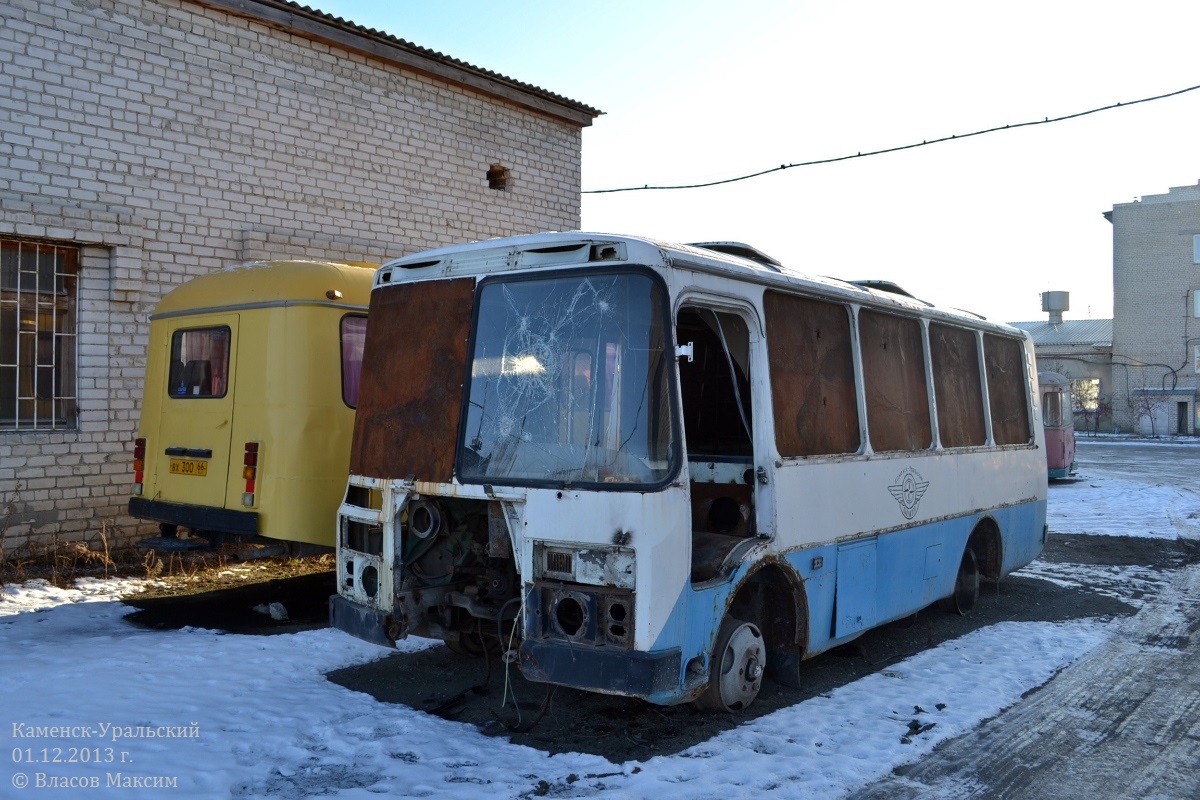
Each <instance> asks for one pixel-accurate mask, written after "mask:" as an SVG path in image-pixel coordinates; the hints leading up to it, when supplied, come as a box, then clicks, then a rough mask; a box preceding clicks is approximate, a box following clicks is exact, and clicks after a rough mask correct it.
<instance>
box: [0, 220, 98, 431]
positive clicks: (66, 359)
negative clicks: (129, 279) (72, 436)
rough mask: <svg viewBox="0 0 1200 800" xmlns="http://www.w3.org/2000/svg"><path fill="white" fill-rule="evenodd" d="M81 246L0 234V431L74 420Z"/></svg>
mask: <svg viewBox="0 0 1200 800" xmlns="http://www.w3.org/2000/svg"><path fill="white" fill-rule="evenodd" d="M78 276H79V250H78V249H77V248H74V247H63V246H59V245H55V244H49V243H44V242H31V241H26V240H22V239H6V238H0V432H2V431H24V430H61V429H64V428H74V427H75V425H76V422H77V420H78V412H77V410H78V400H77V397H76V381H75V361H76V352H77V348H76V318H75V315H76V309H77V307H78V301H77V298H78V294H77V291H78V290H77V287H78V282H79V281H78Z"/></svg>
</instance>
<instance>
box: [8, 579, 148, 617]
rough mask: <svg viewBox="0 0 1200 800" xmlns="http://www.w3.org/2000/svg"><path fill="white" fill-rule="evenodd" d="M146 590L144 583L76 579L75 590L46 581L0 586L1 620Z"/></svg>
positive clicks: (124, 580)
mask: <svg viewBox="0 0 1200 800" xmlns="http://www.w3.org/2000/svg"><path fill="white" fill-rule="evenodd" d="M145 590H146V585H145V581H140V580H133V579H129V578H110V579H107V580H101V579H99V578H76V579H75V587H74V588H73V589H60V588H59V587H57V586H55V585H54V584H52V583H50V582H49V581H46V580H41V579H37V580H31V581H26V582H25V583H22V584H5V585H3V586H0V617H3V616H7V615H10V614H20V613H21V612H25V611H43V610H46V609H50V608H54V607H55V606H61V605H64V604H67V603H95V602H104V601H109V600H117V599H120V598H121V597H124V596H125V595H130V594H137V593H138V592H143V591H145Z"/></svg>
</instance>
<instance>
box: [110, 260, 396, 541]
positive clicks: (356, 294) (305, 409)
mask: <svg viewBox="0 0 1200 800" xmlns="http://www.w3.org/2000/svg"><path fill="white" fill-rule="evenodd" d="M372 275H373V269H368V268H365V267H362V266H354V265H349V264H332V263H325V262H316V261H274V262H261V263H254V264H249V265H243V266H238V267H233V268H230V269H226V270H222V271H220V272H214V273H212V274H209V275H203V276H201V277H198V278H194V279H192V280H191V281H188V282H187V283H185V284H183V285H181V286H179V287H178V288H176V289H174V290H172V291H171V292H169V293H168V294H167V295H166V296H165V297H163V299H162V300H161V301H160V302H159V304H158V305H157V306H156V307H155V309H154V312H153V313H152V314H151V316H150V344H149V347H148V351H147V356H146V382H145V385H144V390H143V396H142V415H141V422H140V424H139V428H138V438H137V439H136V441H135V442H134V453H133V459H134V460H133V469H134V476H133V480H134V486H133V494H134V496H133V497H132V498H131V499H130V501H129V514H130V516H132V517H136V518H139V519H143V520H149V521H154V522H157V523H159V526H160V529H161V531H162V536H160V537H157V538H155V539H149V540H146V541H145V542H143V543H142V544H143V546H147V547H154V548H157V549H160V550H172V549H187V548H192V547H200V546H205V547H206V546H209V545H212V544H221V543H225V542H229V541H236V542H240V543H252V544H256V545H259V544H268V545H273V546H274V547H273V548H272V549H274V550H279V551H283V550H291V551H297V552H298V551H300V550H301V549H302V548H301V547H300V546H301V545H317V546H319V547H323V548H325V549H329V548H332V547H333V544H334V542H333V537H332V535H331V531H330V526H329V524H328V523H326V524H322V523H321V522H320V520H322V519H326V520H328V519H332V518H333V516H334V514H335V513H336V510H337V507H338V504H339V503H340V502H341V498H342V494H343V492H344V490H345V485H346V470H347V466H348V464H349V462H350V435H351V432H352V430H353V426H354V406H355V405H356V403H357V400H358V397H357V395H358V376H359V370H360V368H361V363H362V349H363V343H364V341H365V337H366V322H367V316H366V310H367V309H366V306H367V303H368V301H369V298H370V293H371V277H372ZM180 528H186V529H187V531H188V532H189V533H190V534H191V536H190V537H189V538H187V539H184V538H181V537H179V536H178V533H179V529H180ZM258 537H263V539H262V540H260V539H258ZM285 542H286V543H287V545H286V546H285V545H284V544H283V543H285ZM257 549H259V550H264V549H265V548H257Z"/></svg>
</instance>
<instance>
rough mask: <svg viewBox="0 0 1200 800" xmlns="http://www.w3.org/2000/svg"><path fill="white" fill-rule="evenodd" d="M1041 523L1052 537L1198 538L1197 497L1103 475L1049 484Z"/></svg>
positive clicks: (1167, 487) (1199, 508) (1199, 502)
mask: <svg viewBox="0 0 1200 800" xmlns="http://www.w3.org/2000/svg"><path fill="white" fill-rule="evenodd" d="M1046 516H1047V522H1049V523H1050V530H1051V531H1053V532H1054V533H1059V534H1064V533H1084V534H1093V535H1100V536H1146V537H1152V538H1158V539H1175V538H1177V537H1181V536H1184V537H1187V538H1190V539H1200V496H1198V495H1197V494H1195V492H1194V491H1189V490H1188V489H1186V488H1183V487H1179V486H1172V485H1170V484H1158V485H1153V484H1148V483H1142V482H1138V481H1132V480H1126V479H1121V478H1111V477H1107V476H1105V475H1103V474H1094V475H1092V476H1089V477H1085V478H1084V479H1083V480H1082V481H1080V482H1079V483H1074V484H1061V485H1060V484H1052V485H1051V486H1050V505H1049V508H1048V511H1047V515H1046Z"/></svg>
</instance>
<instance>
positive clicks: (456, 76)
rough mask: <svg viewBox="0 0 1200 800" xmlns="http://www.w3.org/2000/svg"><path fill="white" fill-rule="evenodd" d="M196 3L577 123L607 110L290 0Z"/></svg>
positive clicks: (204, 0)
mask: <svg viewBox="0 0 1200 800" xmlns="http://www.w3.org/2000/svg"><path fill="white" fill-rule="evenodd" d="M189 2H192V3H194V4H195V5H200V6H207V7H209V8H214V9H218V10H221V11H225V12H227V13H229V14H233V15H235V16H238V17H242V18H244V19H253V20H257V21H259V22H262V23H264V24H267V25H270V26H272V27H276V28H281V29H284V30H289V31H292V32H295V33H299V34H301V35H303V36H306V37H308V38H312V39H316V40H318V41H323V42H325V43H327V44H332V45H336V46H338V47H341V48H343V49H346V50H350V51H352V52H357V53H362V54H363V55H367V56H371V57H374V58H379V59H382V60H385V61H391V62H392V63H395V64H398V65H400V66H403V67H407V68H408V69H413V70H416V71H418V72H424V73H426V74H429V75H434V76H436V77H439V78H442V79H444V80H447V81H450V82H452V83H458V84H460V85H462V86H466V87H468V88H471V89H474V90H476V91H479V92H483V93H485V94H490V95H493V96H496V97H499V98H502V99H504V100H508V101H510V102H513V103H516V104H518V105H523V106H525V107H527V108H531V109H533V110H535V111H540V112H541V113H544V114H548V115H550V116H553V117H558V118H560V119H563V120H566V121H569V122H573V123H576V124H578V125H580V126H588V125H591V124H592V120H594V119H595V118H596V117H598V116H600V115H601V114H603V113H604V112H603V111H600V110H598V109H595V108H592V107H591V106H587V105H584V104H583V103H580V102H578V101H576V100H571V99H570V98H567V97H563V96H562V95H559V94H555V93H554V92H550V91H547V90H546V89H542V88H540V87H537V86H534V85H533V84H529V83H523V82H521V81H518V80H515V79H513V78H509V77H507V76H504V75H501V74H500V73H498V72H492V71H491V70H487V69H483V68H482V67H476V66H474V65H473V64H468V63H467V62H465V61H460V60H459V59H457V58H453V57H451V56H447V55H445V54H443V53H439V52H437V51H435V50H430V49H429V48H426V47H421V46H420V45H417V44H413V43H412V42H409V41H406V40H405V39H401V38H399V37H397V36H393V35H391V34H390V33H386V32H384V31H380V30H376V29H374V28H368V27H365V26H363V25H358V24H356V23H354V22H351V21H349V20H346V19H342V18H341V17H336V16H334V15H332V14H327V13H325V12H324V11H319V10H317V9H314V8H310V7H309V6H303V5H300V4H299V3H293V2H290V0H189Z"/></svg>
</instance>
